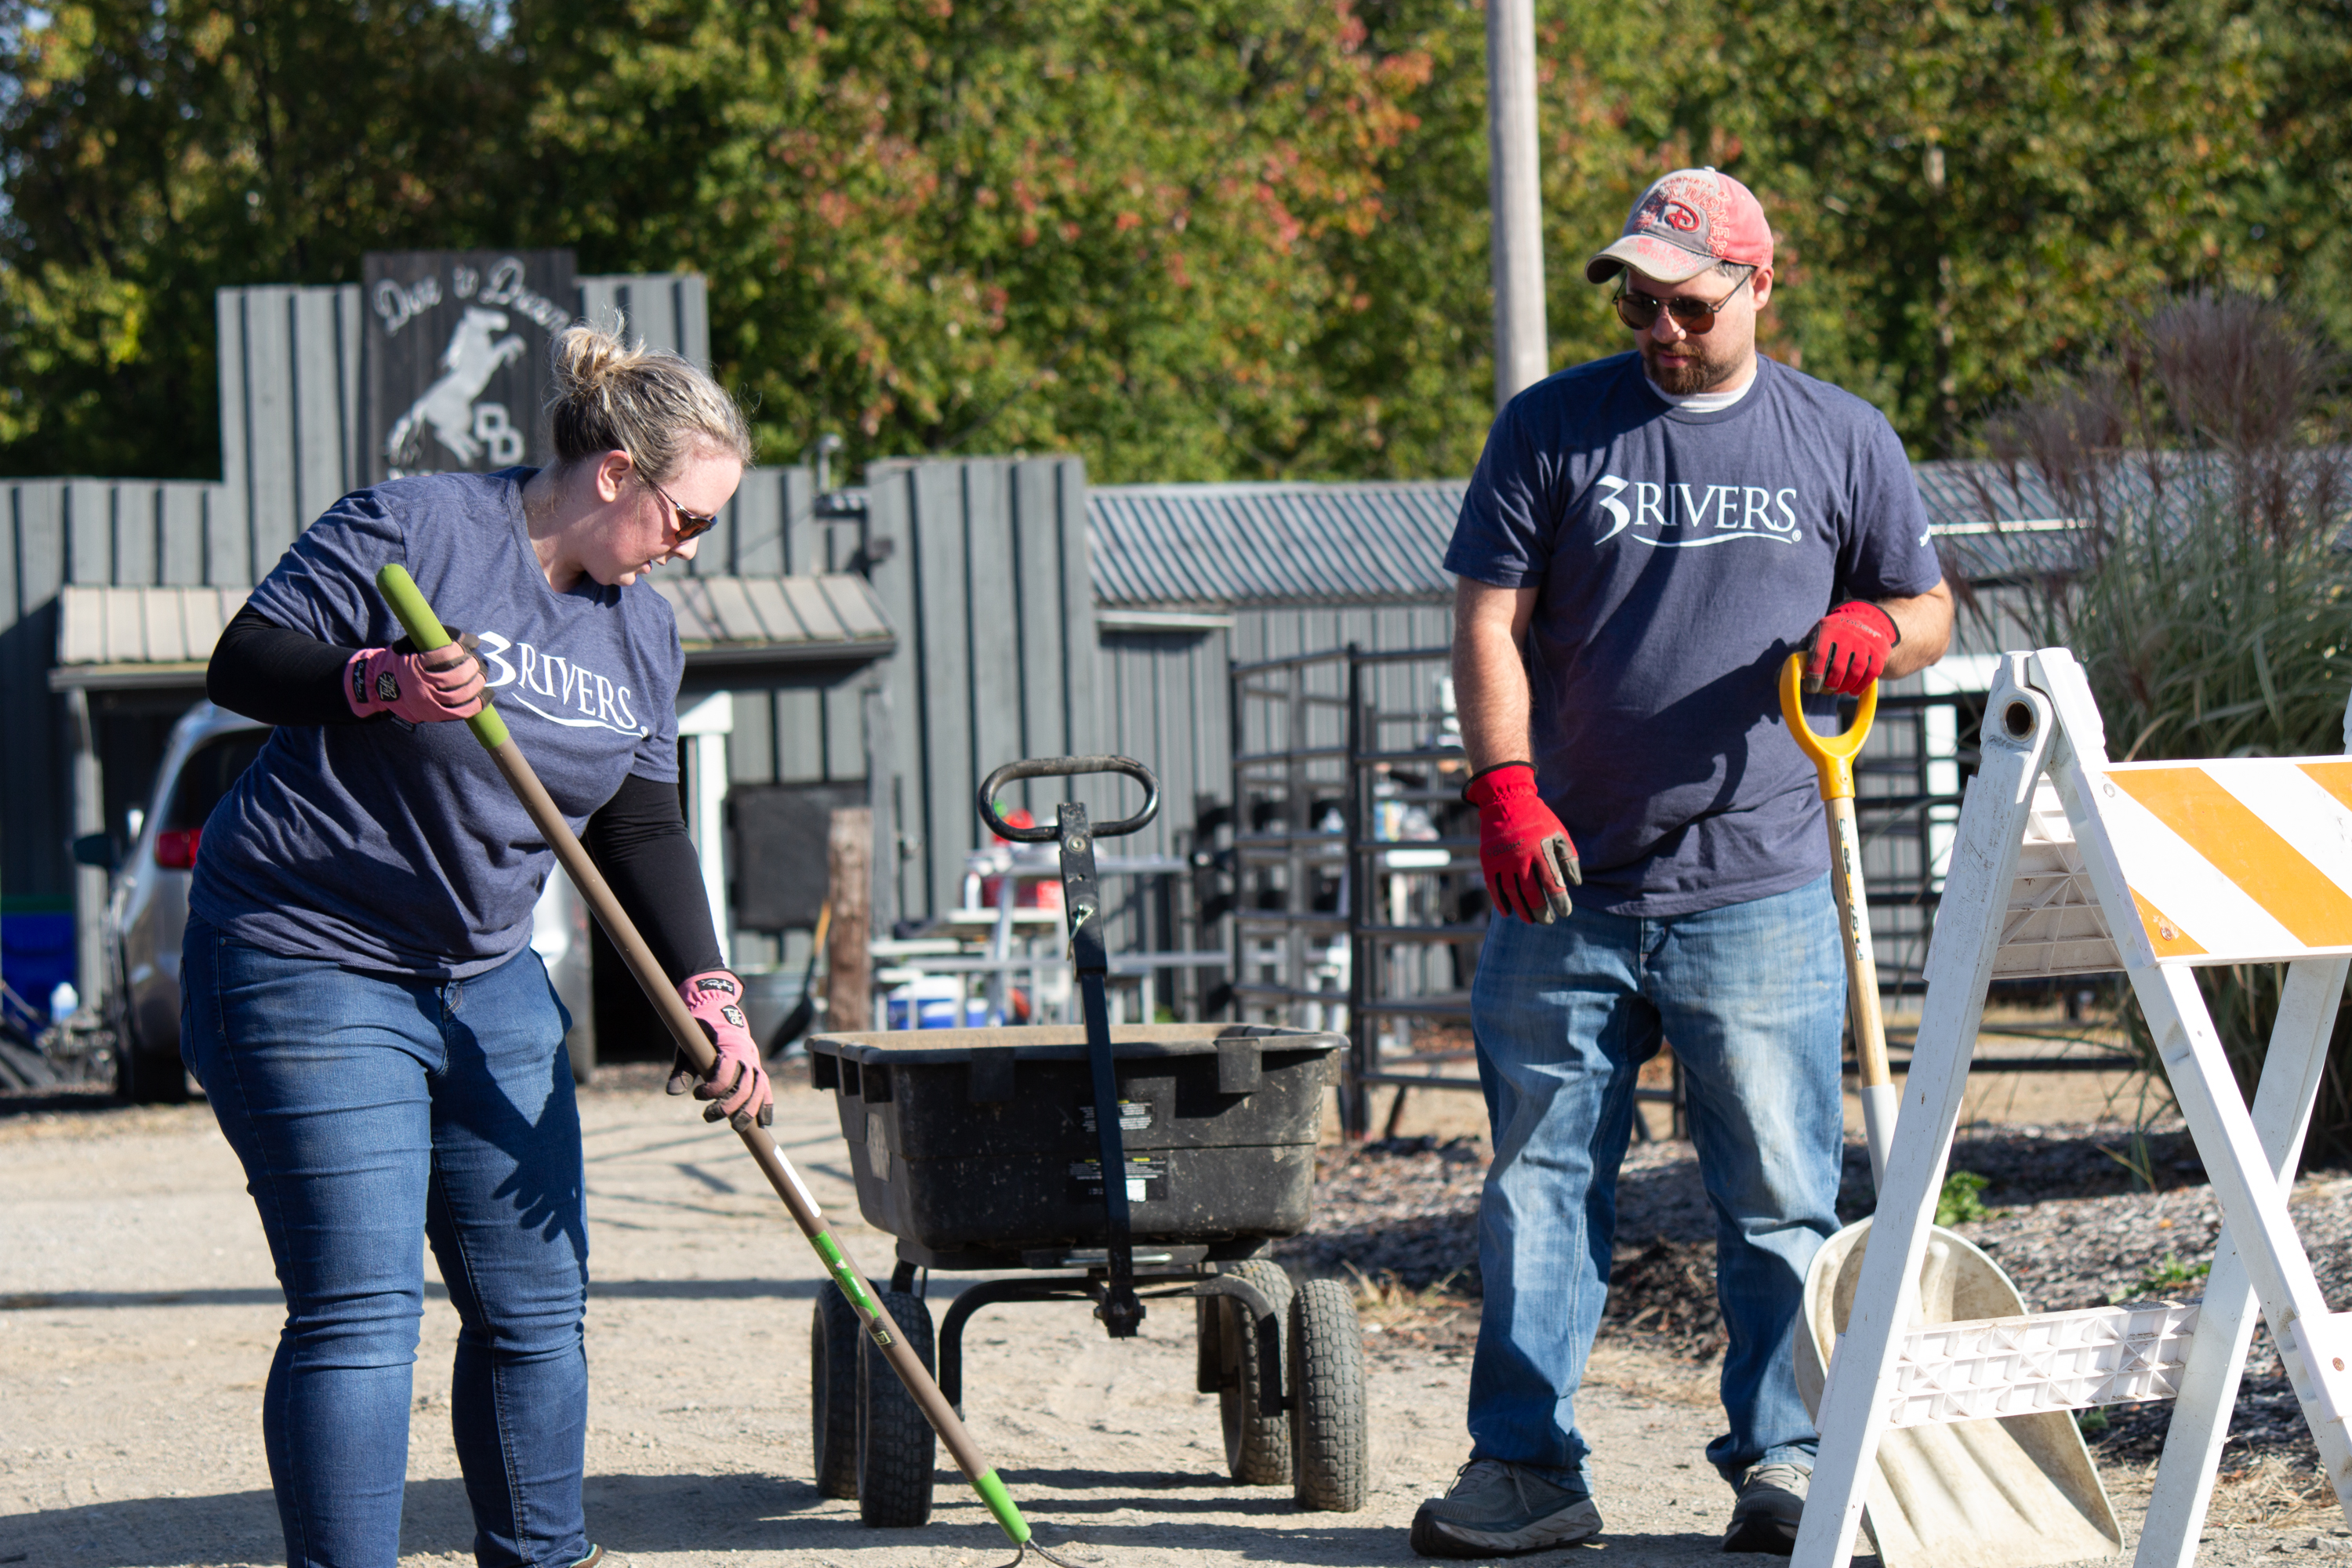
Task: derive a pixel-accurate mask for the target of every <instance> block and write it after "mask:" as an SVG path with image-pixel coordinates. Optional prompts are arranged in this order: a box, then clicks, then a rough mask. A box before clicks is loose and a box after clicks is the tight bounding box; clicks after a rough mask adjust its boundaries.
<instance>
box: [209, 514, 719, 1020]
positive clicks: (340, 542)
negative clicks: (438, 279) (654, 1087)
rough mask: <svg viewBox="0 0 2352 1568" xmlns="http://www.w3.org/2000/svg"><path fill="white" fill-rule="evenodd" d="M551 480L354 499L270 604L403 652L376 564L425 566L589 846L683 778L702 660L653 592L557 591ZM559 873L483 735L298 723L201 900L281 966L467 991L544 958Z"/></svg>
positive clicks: (234, 807)
mask: <svg viewBox="0 0 2352 1568" xmlns="http://www.w3.org/2000/svg"><path fill="white" fill-rule="evenodd" d="M527 479H530V470H529V469H521V468H509V469H506V470H503V471H501V472H499V473H493V474H427V475H422V476H419V477H417V478H414V479H394V480H393V481H392V482H391V483H389V484H383V485H378V486H376V487H375V488H374V489H364V490H358V491H354V492H353V493H352V494H351V495H347V496H345V497H344V498H343V499H342V500H339V501H337V502H336V503H335V504H334V505H333V506H332V507H331V508H330V509H329V510H328V511H327V513H326V515H324V516H323V517H321V518H320V519H319V521H316V522H314V523H312V524H311V525H310V528H309V529H308V530H306V531H304V532H303V534H302V536H301V537H300V538H299V539H298V540H296V541H295V542H294V547H293V548H292V549H291V550H289V551H288V552H286V555H285V557H284V559H282V560H280V561H279V562H278V566H277V569H276V570H275V571H273V572H271V573H270V574H269V575H268V578H267V579H266V580H265V581H264V582H263V583H262V584H261V585H260V586H259V587H257V588H256V589H255V590H254V591H253V599H252V604H253V606H254V608H255V609H257V610H258V611H259V612H260V613H261V614H262V615H263V616H266V617H268V619H269V620H270V621H272V622H274V623H276V624H277V625H278V626H288V627H290V628H292V629H293V630H295V631H299V632H306V633H308V634H309V635H310V636H311V637H318V638H320V639H322V640H323V641H326V642H331V643H334V644H336V645H338V646H340V647H354V648H356V647H390V646H391V645H392V644H394V643H395V642H397V641H399V640H400V637H401V636H402V632H401V627H400V623H399V622H398V620H397V619H395V618H394V616H393V613H392V611H391V609H390V607H389V606H387V605H385V604H384V602H383V596H382V595H379V594H378V593H377V592H376V587H375V574H376V569H377V568H378V567H380V566H382V565H383V564H384V563H386V562H394V561H396V562H398V563H400V564H402V565H403V566H405V567H406V568H407V569H408V573H409V575H411V576H412V577H414V578H415V579H416V585H417V586H418V587H419V588H421V589H422V590H424V593H425V599H426V601H427V602H428V603H430V604H431V605H432V606H433V608H434V610H435V612H436V614H437V615H439V616H440V617H441V619H442V620H443V621H445V622H446V623H447V624H448V625H450V626H458V627H462V628H463V629H465V630H467V631H469V632H472V633H473V634H474V635H475V636H477V637H479V638H480V639H481V647H480V649H479V655H480V658H481V660H482V665H483V668H484V670H485V672H486V674H487V676H488V680H489V684H490V686H491V687H492V688H493V689H494V690H495V691H496V694H497V696H496V700H497V704H498V710H499V713H500V714H501V715H502V716H503V717H504V718H505V720H506V722H507V728H508V729H509V731H512V732H513V734H514V738H515V742H516V743H517V744H518V745H520V747H521V748H522V752H523V754H524V755H525V756H527V757H529V758H530V763H531V767H532V768H533V770H534V771H536V772H537V773H538V774H539V776H540V779H541V782H542V783H544V784H546V785H547V792H548V794H549V795H551V796H552V797H553V798H554V800H555V804H556V805H558V806H559V807H561V808H562V812H563V815H564V816H565V818H566V819H567V820H568V821H569V822H570V823H571V824H572V831H574V832H575V833H576V832H578V831H579V830H580V829H581V827H582V826H583V825H584V824H585V823H586V822H587V820H588V817H589V816H590V815H591V814H592V813H593V812H594V811H595V810H596V809H597V808H598V807H600V806H602V805H604V803H605V802H607V801H609V800H611V799H612V798H613V795H614V793H615V792H616V791H618V790H619V788H620V787H621V781H622V780H623V779H624V778H625V777H627V776H628V775H629V774H631V773H637V774H640V775H642V776H644V777H646V778H649V779H655V780H659V781H663V782H671V781H675V780H676V779H677V688H678V681H679V679H680V677H681V676H682V675H683V673H684V671H685V655H684V654H683V653H682V652H681V651H680V649H679V647H678V642H677V623H676V621H675V620H674V619H673V618H672V616H671V615H670V608H669V605H668V603H667V601H666V600H664V599H663V598H662V596H661V595H659V594H657V593H656V592H655V591H654V589H653V587H652V586H651V585H650V584H646V583H645V582H642V581H640V582H638V583H636V584H634V585H632V586H630V587H627V588H608V587H604V586H601V585H600V584H597V583H596V582H595V581H594V579H593V578H589V577H585V576H583V578H581V580H580V582H579V583H578V584H576V585H574V586H573V587H572V590H571V591H570V592H568V593H562V594H559V593H557V592H556V591H555V590H554V589H553V588H551V587H550V586H549V585H548V582H547V578H546V576H545V574H542V573H541V570H540V565H539V558H538V556H537V555H536V554H534V553H533V552H532V550H531V547H530V538H529V535H528V534H527V532H526V531H525V527H524V522H523V512H522V487H523V482H524V481H525V480H527ZM554 861H555V857H554V852H553V851H552V850H551V849H550V848H549V847H547V844H546V841H545V840H544V839H542V838H541V837H540V833H539V829H538V828H536V827H534V826H531V821H530V817H529V816H527V815H526V814H525V813H524V811H523V808H522V805H521V804H520V802H518V801H517V800H516V799H515V797H514V794H513V792H512V791H511V790H510V789H509V788H508V786H507V784H506V781H505V779H504V778H503V777H501V776H500V775H499V771H498V768H497V766H496V764H494V763H492V762H491V761H490V756H489V753H488V752H485V751H484V750H483V749H482V747H481V743H480V742H478V741H476V740H475V739H474V736H473V732H472V731H470V730H469V729H468V728H467V726H466V725H464V724H461V723H454V722H453V723H438V724H415V725H412V724H407V723H404V722H403V721H399V720H396V719H378V720H373V721H369V722H366V723H351V724H321V725H307V726H306V725H282V726H280V727H279V728H278V730H277V731H274V732H273V733H272V734H271V735H270V737H269V741H268V744H266V745H264V746H263V747H262V749H261V754H260V756H259V757H258V758H257V759H256V760H255V762H254V763H253V765H252V766H251V767H250V768H247V770H246V772H245V774H244V776H243V777H241V778H240V779H238V780H237V782H236V787H234V788H233V789H231V790H230V791H229V793H228V794H227V795H226V796H225V797H224V798H223V799H222V801H221V803H220V805H218V806H217V807H215V810H214V812H213V814H212V816H211V818H210V819H209V820H208V821H207V822H206V823H205V829H204V848H203V852H202V853H201V854H200V855H199V856H198V857H197V858H196V875H195V882H194V887H193V888H192V889H191V890H190V893H189V903H190V905H191V907H192V908H194V910H195V912H196V913H197V914H199V915H201V916H203V917H204V918H205V920H206V921H210V922H211V923H212V924H213V925H214V926H215V927H217V928H219V929H220V930H221V931H226V932H227V933H228V934H229V935H231V936H234V937H236V938H238V939H239V940H241V941H244V942H251V943H252V944H253V945H254V946H256V947H259V948H263V949H266V950H268V952H277V953H283V954H286V955H288V956H289V957H302V958H320V959H326V960H328V961H330V962H331V963H341V964H345V965H349V966H350V967H352V968H354V969H362V970H367V971H370V972H373V973H390V974H400V975H409V976H417V977H425V978H435V979H456V980H462V979H464V978H466V977H467V976H468V975H473V974H479V973H482V972H484V971H485V970H488V969H493V968H496V967H497V966H498V965H499V964H500V963H505V962H506V961H507V960H508V959H509V958H511V957H513V956H514V955H515V954H516V953H518V952H521V951H522V949H523V947H524V946H525V945H526V944H527V943H528V942H530V927H531V906H532V905H533V904H535V903H536V902H537V901H538V899H539V892H540V888H541V884H542V883H543V882H544V881H545V880H546V879H547V875H548V872H549V870H550V869H551V868H552V867H553V865H554Z"/></svg>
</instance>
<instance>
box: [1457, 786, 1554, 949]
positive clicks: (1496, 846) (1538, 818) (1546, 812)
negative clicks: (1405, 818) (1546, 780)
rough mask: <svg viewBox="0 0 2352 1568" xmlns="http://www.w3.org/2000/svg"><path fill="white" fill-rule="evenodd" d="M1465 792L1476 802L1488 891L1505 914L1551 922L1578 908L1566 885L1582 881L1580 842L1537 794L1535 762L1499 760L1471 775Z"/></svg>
mask: <svg viewBox="0 0 2352 1568" xmlns="http://www.w3.org/2000/svg"><path fill="white" fill-rule="evenodd" d="M1462 798H1463V799H1464V800H1466V801H1468V802H1469V803H1470V804H1471V805H1475V806H1476V807H1477V808H1478V868H1479V869H1480V870H1481V871H1483V872H1485V873H1486V896H1487V897H1488V898H1490V899H1492V900H1494V903H1495V907H1496V909H1498V910H1502V911H1503V912H1504V913H1505V914H1510V915H1517V917H1518V918H1519V919H1521V920H1523V921H1528V923H1530V924H1532V925H1549V924H1551V922H1552V921H1555V920H1566V919H1567V918H1568V917H1569V916H1570V914H1571V913H1573V912H1574V911H1575V906H1574V905H1573V904H1571V903H1570V902H1569V901H1568V885H1569V884H1570V882H1575V883H1579V884H1581V883H1582V882H1583V880H1584V868H1583V867H1582V865H1580V863H1579V862H1578V860H1577V858H1576V845H1575V844H1574V843H1573V842H1572V841H1571V840H1570V838H1569V837H1568V829H1567V828H1565V827H1563V826H1560V822H1559V817H1557V816H1553V815H1552V810H1551V807H1549V806H1548V805H1545V804H1544V803H1543V797H1542V796H1541V795H1538V794H1536V769H1535V764H1534V763H1496V765H1495V766H1493V767H1491V768H1488V769H1487V770H1486V772H1484V773H1478V774H1476V775H1475V776H1474V777H1472V779H1471V780H1470V783H1469V784H1467V785H1466V786H1465V788H1464V789H1463V791H1462Z"/></svg>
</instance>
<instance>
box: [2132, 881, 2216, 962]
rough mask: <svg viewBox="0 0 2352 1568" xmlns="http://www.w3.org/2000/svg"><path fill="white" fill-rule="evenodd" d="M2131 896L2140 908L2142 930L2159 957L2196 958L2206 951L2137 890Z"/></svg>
mask: <svg viewBox="0 0 2352 1568" xmlns="http://www.w3.org/2000/svg"><path fill="white" fill-rule="evenodd" d="M2131 896H2132V902H2133V903H2135V904H2137V905H2138V906H2139V923H2140V928H2141V929H2142V930H2143V931H2147V945H2148V946H2150V947H2152V948H2154V949H2155V950H2156V956H2157V957H2158V958H2194V957H2196V956H2197V955H2198V954H2200V953H2201V952H2204V951H2205V950H2204V949H2203V948H2201V947H2200V946H2198V945H2197V942H2196V940H2195V939H2194V938H2192V937H2191V936H2190V935H2189V933H2188V932H2187V931H2182V930H2181V929H2180V927H2179V924H2177V923H2176V922H2175V921H2173V919H2172V917H2171V916H2169V915H2168V914H2166V913H2165V912H2164V911H2163V910H2159V909H2158V908H2157V907H2156V906H2155V905H2154V904H2151V903H2149V902H2148V901H2147V899H2146V898H2145V897H2144V896H2142V894H2141V892H2140V890H2139V889H2137V888H2134V889H2132V890H2131Z"/></svg>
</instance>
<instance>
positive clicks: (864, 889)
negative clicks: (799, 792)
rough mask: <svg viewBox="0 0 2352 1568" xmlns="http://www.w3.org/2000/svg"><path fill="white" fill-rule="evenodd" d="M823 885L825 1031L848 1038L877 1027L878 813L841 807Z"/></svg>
mask: <svg viewBox="0 0 2352 1568" xmlns="http://www.w3.org/2000/svg"><path fill="white" fill-rule="evenodd" d="M824 859H825V881H826V884H827V887H828V893H827V896H828V897H829V898H831V899H832V900H833V931H832V934H831V936H830V937H829V938H828V939H827V940H826V942H825V954H824V971H825V974H824V1028H825V1033H827V1034H846V1033H850V1032H853V1031H856V1030H859V1029H870V1028H872V1027H873V1026H874V1010H873V995H874V985H873V954H872V952H871V951H870V950H869V949H868V948H867V946H866V943H867V942H869V941H870V940H871V939H872V936H873V929H872V928H873V918H874V911H873V904H872V896H873V883H874V871H873V865H874V810H873V808H872V807H871V806H864V805H851V806H843V807H841V808H839V809H837V810H835V812H834V814H833V820H832V824H831V826H830V827H829V828H828V830H827V831H826V834H825V844H824Z"/></svg>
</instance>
